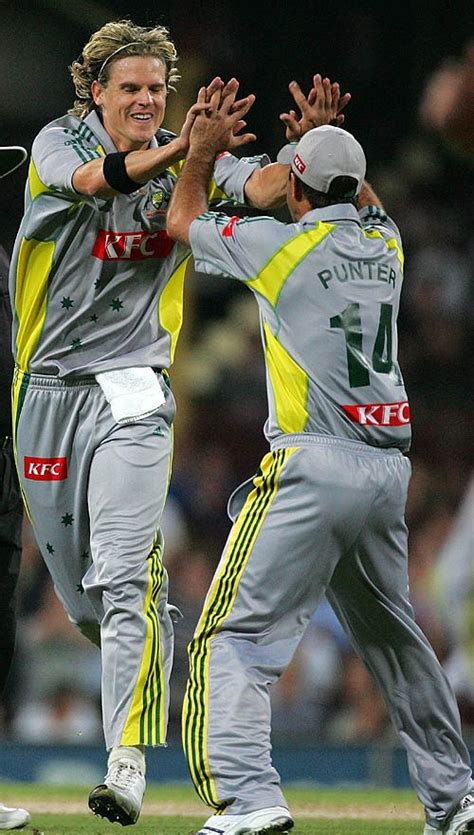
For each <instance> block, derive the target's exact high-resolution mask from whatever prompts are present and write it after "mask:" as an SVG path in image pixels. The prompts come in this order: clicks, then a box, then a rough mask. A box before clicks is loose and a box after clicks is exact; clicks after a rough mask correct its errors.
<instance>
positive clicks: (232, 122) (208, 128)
mask: <svg viewBox="0 0 474 835" xmlns="http://www.w3.org/2000/svg"><path fill="white" fill-rule="evenodd" d="M238 90H239V82H238V81H237V79H236V78H231V79H230V81H228V82H227V84H224V82H222V81H221V79H214V80H213V81H212V82H211V84H210V85H209V86H208V87H201V89H200V90H199V93H198V97H197V101H196V104H195V105H193V107H195V108H196V115H195V117H194V122H193V124H192V126H191V130H190V135H189V142H190V147H191V149H196V148H197V147H199V150H200V151H201V150H205V149H207V150H208V152H209V154H210V155H215V154H216V153H218V152H219V151H231V150H233V149H234V148H238V147H239V146H240V145H245V144H246V143H247V142H254V141H255V139H256V137H255V134H253V133H241V131H242V130H243V128H245V127H246V124H247V123H246V121H245V119H244V117H245V116H246V115H247V113H248V112H249V110H250V108H251V107H252V105H253V103H254V101H255V96H254V95H253V93H251V94H250V95H248V96H246V97H245V98H242V99H238V100H236V96H237V93H238ZM191 110H192V108H191Z"/></svg>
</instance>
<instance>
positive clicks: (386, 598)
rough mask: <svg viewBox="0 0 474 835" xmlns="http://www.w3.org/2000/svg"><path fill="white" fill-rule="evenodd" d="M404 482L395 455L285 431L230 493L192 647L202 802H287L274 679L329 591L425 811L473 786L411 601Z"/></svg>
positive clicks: (187, 731) (194, 753)
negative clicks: (275, 730)
mask: <svg viewBox="0 0 474 835" xmlns="http://www.w3.org/2000/svg"><path fill="white" fill-rule="evenodd" d="M409 478H410V463H409V461H408V460H407V459H406V458H405V457H404V456H403V455H402V454H401V453H400V452H398V451H397V450H380V449H377V448H373V447H368V446H366V445H364V444H359V443H355V442H352V441H344V440H340V439H333V438H327V437H323V436H310V438H307V436H296V437H295V436H286V437H282V438H280V439H278V440H277V441H276V443H275V448H274V449H272V452H270V453H269V454H268V455H267V456H266V457H265V458H264V459H263V461H262V463H261V466H260V470H259V472H258V474H257V475H256V476H255V478H254V479H253V482H250V483H248V482H247V483H246V484H244V485H242V486H241V487H240V488H239V489H238V490H237V491H236V493H235V494H233V496H232V497H231V500H230V505H229V507H230V512H231V516H232V517H233V518H236V521H235V524H234V526H233V528H232V530H231V533H230V535H229V538H228V541H227V544H226V546H225V549H224V552H223V555H222V558H221V561H220V563H219V565H218V568H217V570H216V573H215V576H214V579H213V582H212V585H211V588H210V590H209V593H208V595H207V598H206V601H205V604H204V609H203V613H202V616H201V619H200V621H199V623H198V626H197V628H196V632H195V635H194V638H193V640H192V642H191V644H190V647H189V658H190V678H189V682H188V687H187V692H186V698H185V704H184V712H183V740H184V747H185V751H186V756H187V760H188V764H189V769H190V773H191V776H192V779H193V781H194V784H195V786H196V789H197V791H198V793H199V795H200V797H201V798H202V800H203V801H204V802H205V803H206V804H208V805H209V806H211V807H214V808H215V809H219V810H223V809H225V808H227V813H228V814H242V813H244V812H249V811H252V810H256V809H260V808H264V807H267V806H280V805H287V804H286V801H285V798H284V796H283V794H282V792H281V789H280V778H279V775H278V774H277V772H276V770H275V769H274V767H273V766H272V762H271V744H270V727H271V715H270V698H269V687H270V685H271V684H272V683H273V682H275V681H276V680H277V679H278V677H279V676H280V675H281V673H282V672H283V671H284V670H285V668H286V667H287V665H288V664H289V662H290V660H291V658H292V656H293V653H294V652H295V649H296V647H297V645H298V643H299V641H300V639H301V637H302V635H303V632H304V630H305V628H306V626H307V624H308V621H309V619H310V618H311V616H312V614H313V613H314V610H315V609H316V607H317V605H318V603H319V602H320V600H321V597H322V596H323V595H324V594H325V593H326V594H327V596H328V598H329V600H330V602H331V604H332V606H333V607H334V609H335V611H336V613H337V615H338V617H339V618H340V620H341V623H342V624H343V626H344V628H345V630H346V632H347V634H348V635H349V637H350V639H351V641H352V643H353V645H354V647H355V648H356V650H357V652H358V653H359V655H360V656H361V658H362V659H363V661H364V662H365V664H366V665H367V667H368V669H369V670H370V672H371V673H372V674H373V676H374V677H375V679H376V681H377V683H378V685H379V687H380V688H381V690H382V692H383V695H384V697H385V700H386V703H387V706H388V709H389V711H390V715H391V718H392V721H393V724H394V727H395V729H396V731H397V733H398V735H399V738H400V741H401V742H402V743H403V745H404V746H405V748H406V750H407V754H408V760H409V767H410V773H411V778H412V781H413V785H414V788H415V790H416V792H417V794H418V797H419V799H420V801H421V802H422V804H423V805H424V807H425V809H426V813H427V817H428V820H429V821H431V822H433V823H439V822H440V821H442V820H443V819H444V818H445V816H446V814H447V812H448V811H449V810H450V809H451V808H452V806H453V805H454V804H455V803H456V802H457V801H458V800H459V799H460V797H462V796H463V795H464V794H465V793H466V792H467V791H468V790H469V787H470V784H471V782H470V781H471V769H470V764H469V755H468V752H467V749H466V747H465V745H464V742H463V741H462V738H461V731H460V721H459V713H458V709H457V704H456V700H455V698H454V695H453V693H452V691H451V688H450V686H449V684H448V682H447V679H446V677H445V675H444V673H443V671H442V669H441V667H440V665H439V663H438V661H437V659H436V656H435V654H434V652H433V650H432V649H431V647H430V645H429V644H428V642H427V640H426V638H425V637H424V635H423V633H422V632H421V630H420V629H419V628H418V626H417V625H416V623H415V621H414V616H413V610H412V608H411V605H410V603H409V599H408V574H407V529H406V525H405V522H404V509H405V503H406V494H407V487H408V482H409ZM237 514H238V515H237ZM308 776H310V775H308Z"/></svg>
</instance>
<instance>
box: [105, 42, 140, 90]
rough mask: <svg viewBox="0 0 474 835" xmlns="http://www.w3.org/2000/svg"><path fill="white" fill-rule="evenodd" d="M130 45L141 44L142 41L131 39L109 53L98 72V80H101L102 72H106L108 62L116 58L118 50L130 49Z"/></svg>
mask: <svg viewBox="0 0 474 835" xmlns="http://www.w3.org/2000/svg"><path fill="white" fill-rule="evenodd" d="M129 46H141V42H140V41H130V43H124V44H122V46H119V47H118V48H117V49H116V50H115V52H111V54H110V55H109V57H108V58H106V59H105V61H104V63H103V64H102V66H101V68H100V70H99V72H98V73H97V81H100V77H101V75H102V73H103V72H104V69H105V67H106V65H107V64H108V62H109V61H110V59H111V58H114V56H115V55H117V52H121V51H122V49H128V47H129Z"/></svg>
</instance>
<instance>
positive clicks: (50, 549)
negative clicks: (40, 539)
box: [46, 542, 54, 554]
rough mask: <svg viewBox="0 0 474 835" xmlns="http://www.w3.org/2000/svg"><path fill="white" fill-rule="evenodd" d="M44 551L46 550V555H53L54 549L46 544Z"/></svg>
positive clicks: (48, 543) (49, 544)
mask: <svg viewBox="0 0 474 835" xmlns="http://www.w3.org/2000/svg"><path fill="white" fill-rule="evenodd" d="M46 550H47V552H48V554H54V548H53V546H52V545H51V542H47V543H46Z"/></svg>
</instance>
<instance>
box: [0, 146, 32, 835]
mask: <svg viewBox="0 0 474 835" xmlns="http://www.w3.org/2000/svg"><path fill="white" fill-rule="evenodd" d="M25 158H26V151H25V149H24V148H20V147H18V146H12V147H0V178H2V177H5V176H6V175H7V174H10V172H11V171H13V170H14V169H15V168H17V167H18V166H19V165H21V163H22V162H23V161H24V159H25ZM12 375H13V356H12V349H11V309H10V301H9V298H8V256H7V253H6V252H5V250H4V249H3V247H2V246H0V479H1V481H0V611H1V612H2V629H1V631H0V693H1V692H2V691H3V688H4V687H5V682H6V680H7V677H8V673H9V670H10V666H11V663H12V658H13V651H14V648H15V632H16V616H15V589H16V584H17V580H18V574H19V571H20V556H21V523H22V501H21V495H20V489H19V486H18V477H17V474H16V469H15V461H14V458H13V442H12V416H11V394H10V390H11V381H12ZM29 821H30V815H29V814H28V812H27V811H26V810H25V809H12V808H10V807H8V806H4V805H3V804H2V803H0V830H5V829H21V828H22V827H23V826H26V824H27V823H28V822H29Z"/></svg>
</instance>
